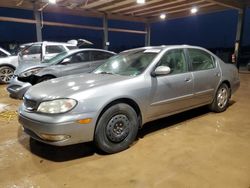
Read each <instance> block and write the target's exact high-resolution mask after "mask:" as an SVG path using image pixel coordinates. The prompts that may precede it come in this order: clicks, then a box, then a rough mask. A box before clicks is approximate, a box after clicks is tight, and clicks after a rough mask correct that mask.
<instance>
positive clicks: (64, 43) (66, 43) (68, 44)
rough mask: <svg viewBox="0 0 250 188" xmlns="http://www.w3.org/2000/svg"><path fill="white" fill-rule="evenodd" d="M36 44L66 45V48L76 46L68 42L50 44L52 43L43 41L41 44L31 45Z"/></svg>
mask: <svg viewBox="0 0 250 188" xmlns="http://www.w3.org/2000/svg"><path fill="white" fill-rule="evenodd" d="M37 44H51V45H66V46H76V45H75V44H72V43H68V42H52V41H43V42H34V43H33V45H37Z"/></svg>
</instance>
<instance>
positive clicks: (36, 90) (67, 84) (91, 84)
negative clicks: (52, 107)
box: [25, 73, 132, 101]
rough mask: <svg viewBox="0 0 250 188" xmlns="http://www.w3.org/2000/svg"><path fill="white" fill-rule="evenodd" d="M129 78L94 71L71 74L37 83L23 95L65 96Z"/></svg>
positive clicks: (42, 98)
mask: <svg viewBox="0 0 250 188" xmlns="http://www.w3.org/2000/svg"><path fill="white" fill-rule="evenodd" d="M131 78H132V77H130V76H118V75H109V74H94V73H89V74H79V75H71V76H66V77H60V78H56V79H52V80H49V81H46V82H42V83H39V84H37V85H35V86H33V87H31V88H30V89H29V90H28V91H27V92H26V94H25V97H26V98H29V99H33V100H38V101H41V100H52V99H56V98H67V97H71V96H73V95H74V94H76V93H80V92H83V91H87V90H90V89H93V88H96V87H99V86H104V85H109V84H115V83H117V82H120V81H123V80H127V79H131Z"/></svg>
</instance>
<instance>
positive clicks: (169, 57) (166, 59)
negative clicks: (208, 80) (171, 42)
mask: <svg viewBox="0 0 250 188" xmlns="http://www.w3.org/2000/svg"><path fill="white" fill-rule="evenodd" d="M158 66H168V67H169V68H170V69H171V74H178V73H183V72H187V70H188V69H187V63H186V61H185V54H184V51H183V50H182V49H176V50H170V51H167V52H166V53H165V54H164V55H163V57H162V58H161V60H160V62H159V64H158Z"/></svg>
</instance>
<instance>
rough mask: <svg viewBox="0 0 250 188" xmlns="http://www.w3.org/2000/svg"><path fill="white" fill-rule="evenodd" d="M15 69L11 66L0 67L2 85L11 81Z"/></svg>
mask: <svg viewBox="0 0 250 188" xmlns="http://www.w3.org/2000/svg"><path fill="white" fill-rule="evenodd" d="M14 71H15V70H14V69H13V68H12V67H9V66H2V67H0V83H2V84H6V83H8V82H9V81H10V79H11V77H12V76H13V75H14Z"/></svg>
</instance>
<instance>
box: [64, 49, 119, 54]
mask: <svg viewBox="0 0 250 188" xmlns="http://www.w3.org/2000/svg"><path fill="white" fill-rule="evenodd" d="M82 51H101V52H107V53H111V54H114V55H115V54H116V53H115V52H112V51H108V50H103V49H98V48H81V49H73V50H70V51H68V53H69V54H73V53H76V52H82Z"/></svg>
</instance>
